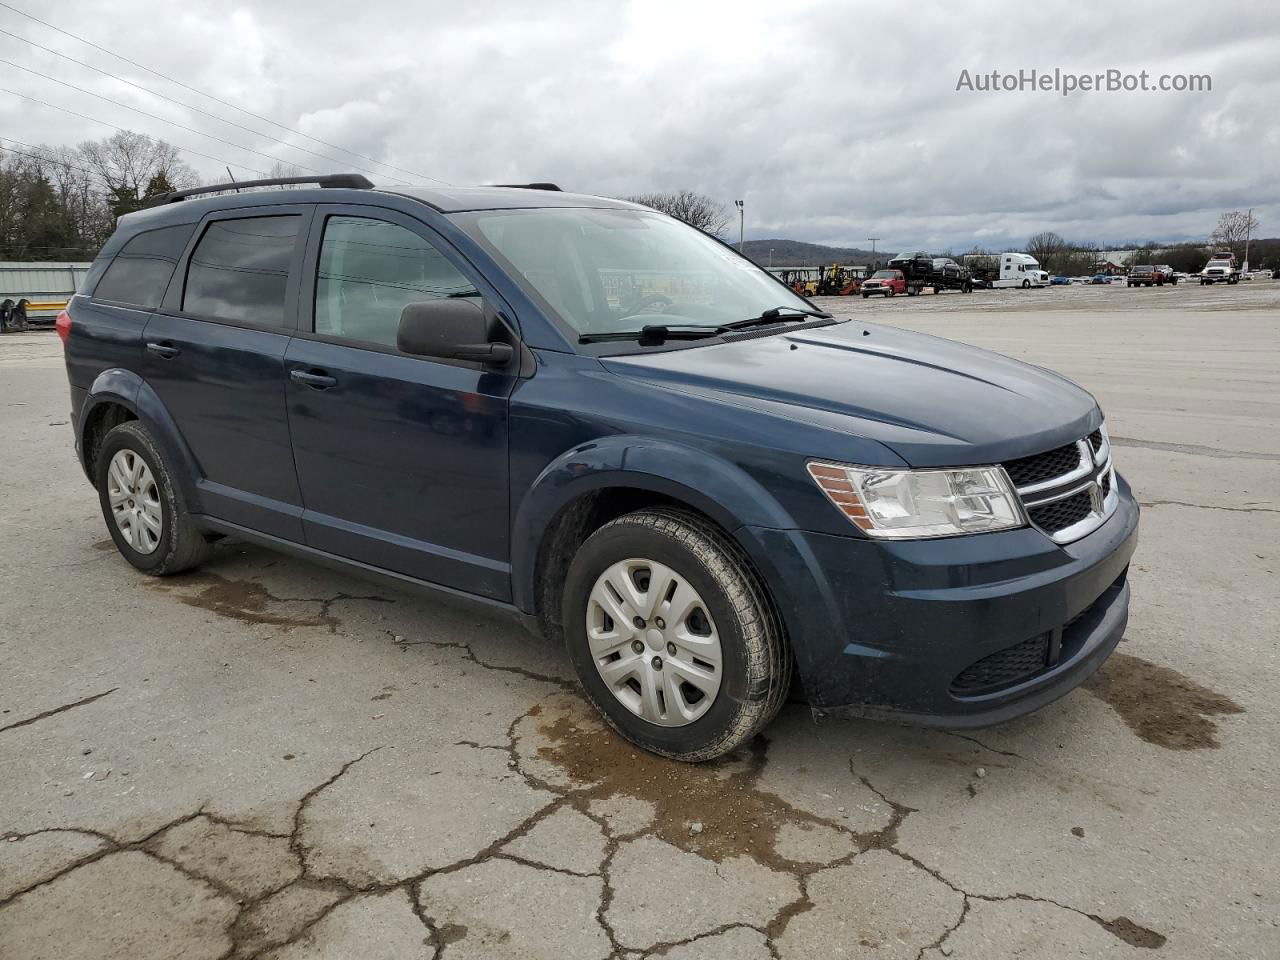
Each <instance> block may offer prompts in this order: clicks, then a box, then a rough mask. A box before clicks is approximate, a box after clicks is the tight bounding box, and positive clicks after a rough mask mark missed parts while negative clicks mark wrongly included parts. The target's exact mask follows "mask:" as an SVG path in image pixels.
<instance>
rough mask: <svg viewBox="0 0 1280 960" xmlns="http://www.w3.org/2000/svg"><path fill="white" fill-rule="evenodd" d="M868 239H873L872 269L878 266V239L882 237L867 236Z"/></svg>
mask: <svg viewBox="0 0 1280 960" xmlns="http://www.w3.org/2000/svg"><path fill="white" fill-rule="evenodd" d="M867 239H868V240H870V241H871V269H872V270H874V269H875V268H876V241H877V240H879V239H880V237H867Z"/></svg>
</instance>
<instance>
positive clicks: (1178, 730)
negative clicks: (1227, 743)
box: [1085, 653, 1244, 750]
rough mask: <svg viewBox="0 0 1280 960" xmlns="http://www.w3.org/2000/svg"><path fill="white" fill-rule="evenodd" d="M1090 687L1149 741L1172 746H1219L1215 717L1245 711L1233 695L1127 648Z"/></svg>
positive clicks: (1088, 684)
mask: <svg viewBox="0 0 1280 960" xmlns="http://www.w3.org/2000/svg"><path fill="white" fill-rule="evenodd" d="M1085 689H1086V690H1088V691H1089V692H1090V693H1091V694H1093V695H1094V696H1095V697H1097V698H1098V699H1099V700H1102V701H1103V702H1104V703H1106V704H1107V705H1108V706H1110V707H1111V708H1112V709H1113V710H1115V712H1116V713H1118V714H1119V715H1120V718H1121V719H1122V720H1124V722H1125V723H1126V724H1127V725H1128V726H1129V729H1130V730H1132V731H1133V732H1134V733H1136V734H1137V735H1138V736H1139V737H1141V738H1142V739H1143V740H1145V741H1147V743H1153V744H1155V745H1156V746H1158V747H1164V748H1165V749H1167V750H1206V749H1212V748H1216V747H1218V746H1220V744H1219V743H1218V738H1217V732H1218V725H1217V724H1216V723H1215V722H1214V721H1213V720H1212V719H1211V718H1212V717H1215V716H1219V715H1224V714H1235V713H1244V708H1243V707H1241V706H1240V705H1239V704H1238V703H1236V702H1235V701H1234V700H1232V699H1231V698H1229V697H1225V696H1223V695H1222V694H1220V693H1218V692H1217V691H1214V690H1210V689H1209V688H1208V687H1203V686H1201V685H1200V684H1198V683H1196V682H1195V681H1194V680H1191V679H1188V678H1187V677H1184V676H1183V675H1182V674H1180V673H1178V671H1176V670H1171V669H1170V668H1168V667H1163V666H1160V665H1159V664H1155V663H1151V662H1149V661H1147V660H1143V659H1141V658H1140V657H1135V656H1131V655H1129V654H1126V653H1114V654H1112V655H1111V659H1109V660H1108V661H1107V662H1106V664H1104V665H1103V667H1102V669H1101V670H1099V671H1098V672H1097V673H1096V674H1094V676H1093V677H1091V678H1090V679H1089V680H1088V681H1087V682H1086V683H1085Z"/></svg>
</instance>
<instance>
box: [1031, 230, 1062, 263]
mask: <svg viewBox="0 0 1280 960" xmlns="http://www.w3.org/2000/svg"><path fill="white" fill-rule="evenodd" d="M1067 249H1068V247H1067V241H1065V240H1063V239H1062V237H1060V236H1059V235H1058V234H1056V233H1054V232H1053V231H1052V230H1042V231H1040V232H1039V233H1037V234H1035V235H1034V236H1033V237H1032V238H1031V239H1030V240H1028V241H1027V253H1029V254H1031V255H1032V256H1033V257H1035V258H1036V259H1037V260H1039V261H1040V265H1041V266H1043V267H1044V268H1045V269H1046V270H1053V269H1054V268H1055V267H1057V266H1058V260H1059V259H1061V257H1062V254H1064V253H1066V251H1067Z"/></svg>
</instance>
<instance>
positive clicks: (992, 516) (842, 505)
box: [809, 462, 1025, 540]
mask: <svg viewBox="0 0 1280 960" xmlns="http://www.w3.org/2000/svg"><path fill="white" fill-rule="evenodd" d="M809 475H810V476H811V477H813V479H814V481H815V482H816V483H817V484H818V486H819V487H821V488H822V491H823V493H825V494H826V495H827V497H828V498H829V499H830V500H831V502H832V503H833V504H835V506H836V509H837V510H839V511H840V512H841V513H843V514H844V515H845V516H846V517H848V518H849V520H850V521H852V522H853V524H854V525H855V526H856V527H857V528H858V529H859V530H861V531H863V532H864V533H866V534H867V535H868V536H871V537H881V538H888V539H896V540H909V539H916V538H922V537H954V536H959V535H961V534H967V533H989V532H991V531H993V530H1009V529H1012V528H1014V527H1020V526H1022V525H1023V523H1024V522H1025V521H1024V520H1023V517H1022V509H1021V507H1020V506H1019V504H1018V498H1017V494H1015V493H1014V490H1013V486H1012V485H1011V484H1010V482H1009V477H1008V475H1007V474H1006V473H1005V472H1004V468H1003V467H963V468H959V469H953V470H893V469H880V468H875V467H846V466H842V465H840V464H838V463H816V462H815V463H810V464H809Z"/></svg>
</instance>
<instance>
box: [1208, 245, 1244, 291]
mask: <svg viewBox="0 0 1280 960" xmlns="http://www.w3.org/2000/svg"><path fill="white" fill-rule="evenodd" d="M1239 282H1240V267H1239V266H1237V264H1236V258H1235V255H1234V254H1231V253H1227V252H1223V253H1215V254H1214V255H1213V257H1212V258H1211V259H1210V260H1209V262H1208V263H1206V264H1205V265H1204V269H1203V270H1201V271H1200V285H1201V286H1204V285H1206V284H1213V283H1239Z"/></svg>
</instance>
